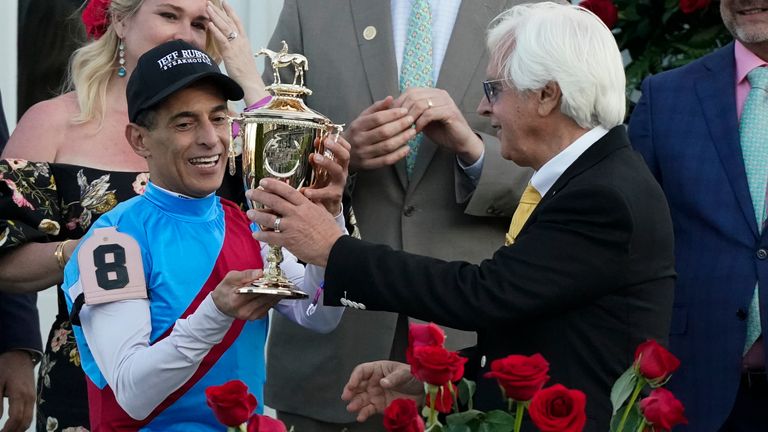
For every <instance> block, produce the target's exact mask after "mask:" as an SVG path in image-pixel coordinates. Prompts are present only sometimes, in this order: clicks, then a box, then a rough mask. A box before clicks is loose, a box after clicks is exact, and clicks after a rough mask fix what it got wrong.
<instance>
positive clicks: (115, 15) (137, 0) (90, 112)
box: [67, 0, 221, 123]
mask: <svg viewBox="0 0 768 432" xmlns="http://www.w3.org/2000/svg"><path fill="white" fill-rule="evenodd" d="M143 3H144V0H112V1H110V4H109V11H108V12H107V13H108V14H109V16H110V24H109V26H108V27H107V30H106V32H105V33H104V34H103V35H102V36H101V37H100V38H98V39H95V40H92V41H90V42H88V43H86V44H85V45H83V46H82V47H80V48H78V49H77V50H76V51H75V52H74V53H73V54H72V57H71V59H70V61H69V75H68V78H67V90H68V91H75V92H76V93H77V104H78V106H79V108H80V112H79V113H78V114H77V115H76V116H75V117H74V118H73V121H74V122H75V123H85V122H88V121H90V120H97V121H98V122H99V123H100V122H101V121H102V120H103V119H104V112H105V109H106V104H107V85H108V84H109V80H111V79H127V77H126V78H116V77H117V70H118V68H119V67H120V65H119V64H118V53H117V52H118V44H119V43H120V38H119V37H118V36H117V31H116V30H115V26H114V23H115V22H117V21H122V20H124V19H127V18H130V17H131V16H133V15H135V14H136V12H138V10H139V8H141V5H142V4H143ZM214 3H215V4H217V5H218V6H221V0H214ZM204 49H205V51H206V52H207V53H208V54H210V55H211V57H212V58H213V59H214V60H216V61H219V60H220V58H221V55H220V53H219V51H218V49H216V46H215V43H214V41H213V37H212V36H211V35H210V34H208V36H207V38H206V41H205V48H204Z"/></svg>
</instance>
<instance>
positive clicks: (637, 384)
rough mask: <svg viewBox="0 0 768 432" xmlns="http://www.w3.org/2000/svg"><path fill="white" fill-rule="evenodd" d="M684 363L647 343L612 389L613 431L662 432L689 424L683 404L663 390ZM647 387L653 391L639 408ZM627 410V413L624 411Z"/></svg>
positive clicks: (638, 350)
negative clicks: (643, 392)
mask: <svg viewBox="0 0 768 432" xmlns="http://www.w3.org/2000/svg"><path fill="white" fill-rule="evenodd" d="M678 367H680V360H678V359H677V357H675V356H674V355H673V354H672V353H670V352H669V351H667V350H666V349H665V348H664V347H662V346H661V345H659V344H658V343H657V342H656V341H652V340H649V341H646V342H643V343H642V344H640V346H638V347H637V350H636V351H635V361H634V362H633V363H632V366H630V368H629V369H627V371H626V372H624V373H623V374H622V375H621V377H619V379H618V380H616V383H615V384H614V385H613V388H612V389H611V403H612V404H613V413H614V415H613V419H612V421H611V431H615V432H621V431H632V432H634V431H640V432H661V431H669V430H671V429H672V428H673V427H674V426H676V425H678V424H686V423H688V420H686V418H685V415H684V408H683V404H682V403H681V402H680V401H679V400H677V398H675V396H674V395H673V394H672V392H670V391H669V390H666V389H664V388H661V386H663V385H664V384H666V383H667V381H669V378H670V377H671V376H672V372H674V371H675V370H677V368H678ZM646 387H651V388H652V389H653V390H652V391H651V393H650V394H649V395H648V397H646V398H644V399H641V400H640V403H639V404H636V402H637V399H638V397H639V396H640V393H641V392H642V391H643V389H645V388H646ZM622 407H623V409H622Z"/></svg>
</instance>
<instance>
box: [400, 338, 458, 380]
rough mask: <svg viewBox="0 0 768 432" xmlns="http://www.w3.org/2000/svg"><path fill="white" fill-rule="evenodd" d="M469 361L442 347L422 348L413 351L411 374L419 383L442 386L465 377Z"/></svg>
mask: <svg viewBox="0 0 768 432" xmlns="http://www.w3.org/2000/svg"><path fill="white" fill-rule="evenodd" d="M466 362H467V359H465V358H464V357H459V355H458V354H456V353H455V352H451V351H448V350H447V349H445V348H443V347H441V346H420V347H415V348H414V349H413V356H412V358H411V374H413V376H415V377H416V379H418V380H419V381H422V382H425V383H428V384H432V385H436V386H442V385H445V384H446V383H447V382H449V381H454V382H455V381H458V380H460V379H461V377H462V376H464V363H466Z"/></svg>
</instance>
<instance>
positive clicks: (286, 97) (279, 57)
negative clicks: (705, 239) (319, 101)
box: [242, 41, 333, 126]
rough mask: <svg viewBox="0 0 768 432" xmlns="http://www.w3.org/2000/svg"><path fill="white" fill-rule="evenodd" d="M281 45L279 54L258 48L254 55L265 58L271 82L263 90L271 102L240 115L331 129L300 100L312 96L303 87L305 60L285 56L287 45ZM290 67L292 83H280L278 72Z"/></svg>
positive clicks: (321, 116) (295, 56)
mask: <svg viewBox="0 0 768 432" xmlns="http://www.w3.org/2000/svg"><path fill="white" fill-rule="evenodd" d="M282 42H283V48H282V49H281V50H280V51H277V52H275V51H272V50H269V49H267V48H262V49H261V50H260V51H259V52H257V53H256V54H255V55H256V56H257V57H258V56H260V55H266V56H267V57H268V58H269V61H270V63H271V65H272V77H273V79H274V82H273V83H272V84H270V85H269V86H267V87H266V90H267V91H268V92H269V93H270V94H271V95H272V100H271V101H270V102H269V103H268V104H266V105H264V106H263V107H261V108H258V109H255V110H253V111H248V112H244V113H243V114H242V116H243V117H245V118H272V119H284V120H294V121H295V120H300V121H302V120H303V121H309V122H312V123H316V124H318V125H322V126H328V125H332V124H333V122H331V120H330V119H329V118H328V117H326V116H324V115H322V114H320V113H319V112H317V111H315V110H313V109H311V108H309V107H308V106H307V105H306V104H305V103H304V100H303V99H302V96H305V95H306V96H308V95H311V94H312V90H310V89H308V88H307V87H304V71H306V70H307V69H308V66H309V64H308V62H307V58H306V57H304V56H303V55H301V54H294V53H289V52H288V44H286V43H285V41H282ZM288 66H293V71H294V75H293V82H292V83H283V82H282V81H281V79H280V69H282V68H285V67H288Z"/></svg>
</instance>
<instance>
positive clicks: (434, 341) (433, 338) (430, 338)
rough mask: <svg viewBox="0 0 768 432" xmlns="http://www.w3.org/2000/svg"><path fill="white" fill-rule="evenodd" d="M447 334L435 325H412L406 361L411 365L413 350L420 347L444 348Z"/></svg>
mask: <svg viewBox="0 0 768 432" xmlns="http://www.w3.org/2000/svg"><path fill="white" fill-rule="evenodd" d="M444 342H445V332H444V331H443V329H441V328H440V327H439V326H437V325H436V324H435V323H429V324H411V325H410V326H409V329H408V349H407V350H406V351H405V360H406V361H407V362H408V363H409V364H410V363H411V357H412V356H413V348H414V347H420V346H443V343H444Z"/></svg>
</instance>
